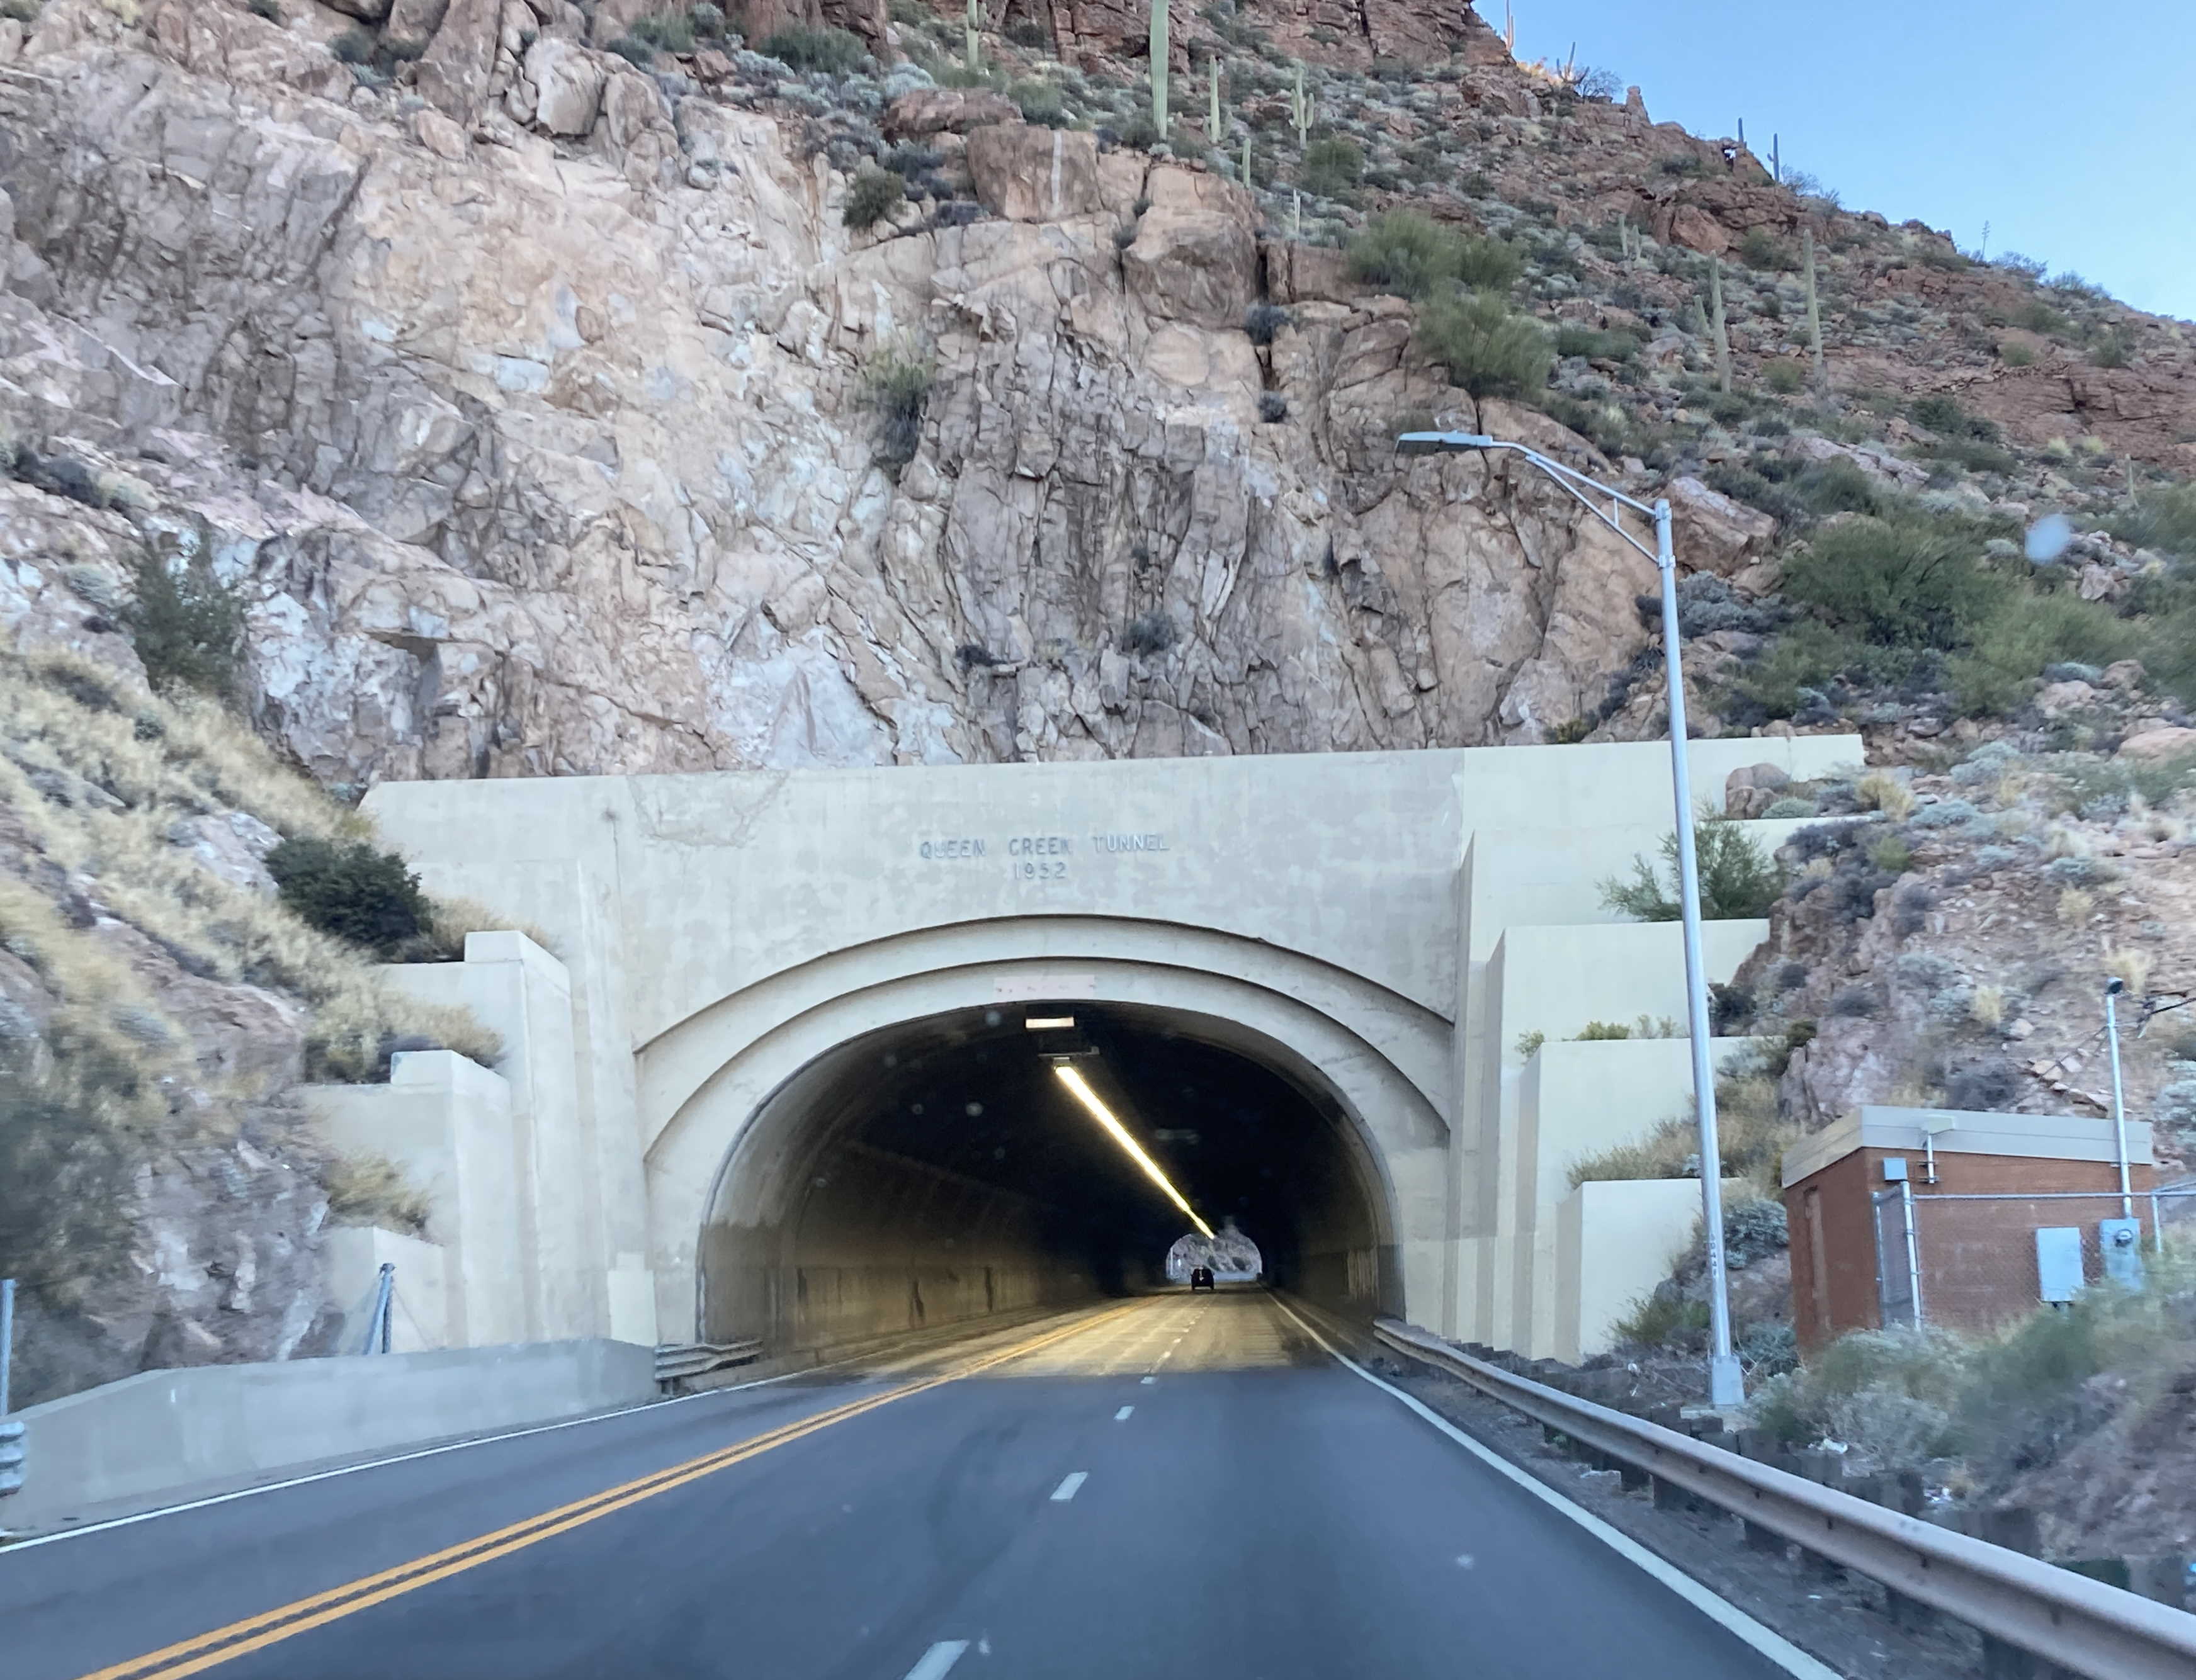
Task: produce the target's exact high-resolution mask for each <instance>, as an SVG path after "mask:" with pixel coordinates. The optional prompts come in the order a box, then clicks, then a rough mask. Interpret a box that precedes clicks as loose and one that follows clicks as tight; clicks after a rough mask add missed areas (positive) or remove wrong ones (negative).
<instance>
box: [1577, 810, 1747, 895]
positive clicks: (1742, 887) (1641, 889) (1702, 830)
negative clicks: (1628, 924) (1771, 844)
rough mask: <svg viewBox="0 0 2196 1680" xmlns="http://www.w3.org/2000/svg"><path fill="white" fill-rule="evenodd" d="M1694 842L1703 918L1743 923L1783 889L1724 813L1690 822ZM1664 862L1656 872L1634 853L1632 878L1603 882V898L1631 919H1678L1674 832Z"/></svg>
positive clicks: (1665, 847)
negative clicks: (1720, 815)
mask: <svg viewBox="0 0 2196 1680" xmlns="http://www.w3.org/2000/svg"><path fill="white" fill-rule="evenodd" d="M1693 840H1694V849H1695V852H1696V863H1697V864H1698V866H1699V869H1700V880H1701V915H1702V918H1703V919H1704V920H1706V921H1748V920H1751V919H1752V918H1754V917H1756V916H1764V915H1768V914H1769V907H1770V906H1771V904H1775V903H1776V902H1777V894H1779V893H1780V892H1783V890H1784V877H1783V871H1781V870H1780V869H1777V865H1776V863H1774V862H1772V861H1771V858H1770V857H1769V856H1768V854H1767V853H1766V852H1763V851H1762V849H1761V848H1760V846H1757V845H1755V844H1754V839H1753V837H1752V836H1751V835H1750V834H1748V833H1747V832H1746V829H1745V828H1743V827H1742V826H1741V825H1740V824H1739V823H1735V822H1732V821H1731V820H1730V819H1729V818H1727V817H1706V818H1704V819H1703V820H1702V821H1701V822H1700V823H1696V824H1695V825H1694V828H1693ZM1662 864H1663V869H1662V873H1661V874H1660V875H1658V874H1657V873H1656V870H1655V869H1653V868H1652V867H1650V865H1649V863H1648V862H1647V860H1646V859H1645V858H1644V857H1634V858H1633V860H1632V879H1631V880H1628V881H1626V880H1615V879H1613V878H1612V879H1610V880H1605V881H1604V882H1602V884H1601V902H1602V903H1603V904H1606V905H1607V906H1608V907H1609V909H1612V910H1615V911H1616V912H1617V913H1618V914H1619V915H1628V916H1630V917H1631V918H1632V919H1633V921H1677V920H1678V918H1679V916H1680V915H1683V914H1684V909H1683V906H1682V904H1681V903H1680V901H1679V884H1678V837H1677V835H1676V834H1665V835H1663V836H1662ZM1666 880H1667V888H1666V886H1665V884H1664V883H1665V881H1666Z"/></svg>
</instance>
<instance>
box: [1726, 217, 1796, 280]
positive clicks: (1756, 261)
mask: <svg viewBox="0 0 2196 1680" xmlns="http://www.w3.org/2000/svg"><path fill="white" fill-rule="evenodd" d="M1738 260H1739V261H1740V262H1742V263H1745V264H1746V266H1747V267H1748V268H1767V269H1771V270H1774V271H1775V272H1777V273H1779V274H1792V273H1794V272H1796V271H1797V270H1798V268H1799V267H1800V254H1799V252H1797V251H1794V250H1793V249H1792V247H1791V246H1790V245H1787V244H1786V243H1785V242H1784V241H1783V240H1780V239H1778V238H1777V236H1776V235H1775V234H1772V233H1771V232H1770V231H1769V230H1768V229H1767V228H1748V229H1747V230H1746V237H1745V238H1744V239H1742V240H1740V241H1739V242H1738Z"/></svg>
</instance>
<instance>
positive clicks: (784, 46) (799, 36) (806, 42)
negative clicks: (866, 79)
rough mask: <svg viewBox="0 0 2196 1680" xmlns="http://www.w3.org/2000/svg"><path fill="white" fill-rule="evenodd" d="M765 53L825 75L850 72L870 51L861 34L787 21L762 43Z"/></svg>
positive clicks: (842, 74) (843, 74) (786, 63)
mask: <svg viewBox="0 0 2196 1680" xmlns="http://www.w3.org/2000/svg"><path fill="white" fill-rule="evenodd" d="M762 49H763V52H764V53H765V55H767V56H769V57H771V58H774V59H776V60H777V61H778V62H779V63H780V64H783V65H788V66H791V67H792V68H794V69H795V70H803V71H806V70H820V71H822V72H824V74H825V75H827V76H852V74H854V72H857V71H858V70H859V69H860V68H861V67H862V66H863V64H864V61H867V59H868V58H869V55H870V49H868V48H867V47H865V46H864V45H863V44H862V38H861V37H860V36H858V35H854V34H850V33H849V32H847V31H846V30H843V29H828V28H825V29H812V28H811V27H809V26H807V25H806V24H789V25H787V26H785V27H784V28H783V29H780V30H777V31H775V32H773V33H772V34H771V37H770V38H769V39H768V40H766V41H765V42H764V43H762Z"/></svg>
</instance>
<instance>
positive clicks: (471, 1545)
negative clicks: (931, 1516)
mask: <svg viewBox="0 0 2196 1680" xmlns="http://www.w3.org/2000/svg"><path fill="white" fill-rule="evenodd" d="M1128 1310H1130V1308H1125V1307H1117V1308H1112V1310H1110V1311H1108V1312H1105V1313H1099V1314H1098V1315H1096V1316H1095V1317H1094V1318H1089V1319H1080V1320H1078V1322H1076V1323H1074V1324H1072V1325H1067V1326H1066V1327H1065V1328H1063V1329H1060V1330H1053V1331H1046V1332H1045V1333H1044V1334H1043V1335H1041V1336H1033V1337H1032V1338H1030V1339H1029V1340H1027V1341H1024V1342H1016V1343H1014V1345H1012V1346H1011V1347H1008V1348H1001V1349H1000V1350H998V1351H997V1352H996V1353H991V1354H980V1355H979V1356H977V1357H976V1358H974V1359H973V1360H968V1361H967V1362H966V1363H964V1364H962V1365H956V1366H955V1367H954V1368H953V1369H952V1370H951V1371H944V1372H941V1373H940V1374H939V1375H938V1376H935V1377H922V1378H919V1379H917V1380H916V1381H915V1382H912V1383H902V1384H901V1385H900V1386H899V1387H898V1388H887V1389H886V1390H884V1391H883V1392H882V1393H881V1394H870V1395H867V1396H865V1397H864V1398H863V1399H861V1400H849V1401H848V1402H847V1404H846V1405H844V1406H833V1407H832V1408H831V1409H830V1410H829V1411H828V1412H816V1413H814V1414H813V1415H812V1416H810V1417H803V1418H800V1419H798V1420H797V1421H795V1422H794V1423H786V1424H783V1425H781V1426H780V1427H778V1428H777V1429H771V1430H767V1431H766V1432H765V1433H764V1434H761V1435H752V1436H750V1437H748V1439H747V1440H742V1441H736V1442H734V1443H733V1444H732V1445H731V1446H725V1447H720V1448H719V1449H718V1450H717V1451H716V1452H705V1453H703V1454H702V1456H701V1457H699V1458H689V1459H687V1460H686V1461H685V1462H684V1463H683V1464H673V1465H672V1466H671V1467H670V1468H669V1469H662V1470H657V1471H656V1472H654V1473H653V1474H651V1475H644V1476H639V1477H636V1478H635V1479H634V1480H633V1481H626V1482H621V1483H620V1484H618V1486H616V1487H607V1488H604V1490H603V1491H602V1492H599V1493H591V1494H589V1495H587V1497H586V1498H582V1499H575V1500H573V1501H572V1502H571V1503H570V1504H566V1505H559V1506H558V1507H557V1508H556V1509H555V1510H548V1511H543V1512H542V1513H541V1514H540V1515H538V1516H529V1517H527V1518H525V1519H524V1520H523V1521H518V1522H514V1523H511V1525H509V1526H508V1527H503V1528H498V1529H496V1530H495V1531H494V1532H493V1533H487V1534H481V1535H477V1536H476V1537H475V1538H473V1539H470V1540H465V1541H461V1542H459V1544H456V1545H454V1546H448V1547H445V1548H444V1549H443V1550H441V1551H437V1552H431V1553H430V1554H428V1555H427V1556H425V1557H415V1558H413V1560H412V1561H411V1562H408V1563H400V1564H398V1565H397V1566H396V1567H395V1568H393V1569H384V1570H383V1571H381V1572H380V1573H379V1574H374V1575H365V1576H361V1578H360V1579H357V1580H355V1581H350V1582H347V1583H345V1584H344V1585H342V1586H339V1587H332V1588H330V1589H329V1590H328V1591H326V1592H319V1593H315V1594H314V1595H313V1596H311V1597H309V1598H300V1599H298V1600H297V1601H296V1602H294V1603H290V1604H285V1605H283V1606H282V1607H281V1608H279V1609H274V1610H268V1611H263V1612H262V1613H261V1614H258V1615H256V1616H246V1617H245V1618H244V1619H241V1620H240V1621H234V1622H231V1623H229V1624H228V1625H227V1626H226V1627H217V1628H216V1629H214V1630H213V1631H211V1632H210V1633H201V1634H199V1635H196V1636H195V1637H192V1638H189V1639H185V1640H182V1641H180V1642H177V1643H176V1644H173V1645H169V1646H166V1647H164V1648H162V1649H160V1650H158V1651H151V1652H147V1654H145V1655H143V1656H142V1657H133V1658H131V1659H130V1660H129V1661H127V1662H120V1663H116V1664H114V1665H113V1666H110V1667H107V1668H102V1669H98V1670H95V1671H93V1672H91V1673H90V1674H86V1675H84V1676H82V1677H81V1680H182V1677H183V1676H185V1675H189V1674H199V1673H203V1672H204V1671H205V1670H207V1669H209V1668H212V1667H215V1666H217V1665H219V1664H221V1663H225V1662H228V1661H232V1660H234V1659H235V1658H238V1657H240V1656H244V1655H246V1654H248V1653H250V1652H252V1651H259V1650H264V1649H265V1648H267V1647H268V1646H269V1645H277V1644H280V1642H282V1641H284V1640H286V1639H292V1638H295V1637H297V1636H298V1634H301V1633H307V1632H309V1631H312V1630H313V1629H314V1628H316V1627H324V1626H326V1625H327V1624H328V1623H330V1622H332V1621H339V1620H341V1619H343V1618H344V1617H345V1616H350V1615H355V1614H357V1613H358V1612H360V1611H361V1610H366V1609H370V1608H373V1606H374V1605H376V1604H381V1603H385V1602H388V1601H389V1600H390V1599H392V1598H397V1597H401V1596H403V1595H404V1594H405V1593H407V1592H413V1591H418V1590H419V1588H421V1587H424V1586H431V1585H433V1584H434V1583H435V1582H436V1581H442V1580H448V1579H449V1578H450V1577H451V1576H453V1575H458V1574H462V1573H465V1571H466V1570H468V1569H476V1568H478V1567H480V1566H481V1565H482V1564H483V1563H493V1562H495V1561H496V1560H497V1559H498V1558H500V1557H508V1556H511V1554H512V1553H513V1552H517V1551H523V1550H525V1549H526V1548H527V1547H529V1546H532V1545H538V1544H540V1543H541V1542H542V1541H544V1540H547V1539H554V1538H555V1537H556V1536H558V1535H559V1534H564V1533H570V1532H571V1531H572V1530H573V1529H575V1528H578V1527H582V1526H584V1525H585V1524H587V1523H590V1522H592V1521H595V1520H596V1519H598V1517H605V1516H608V1515H610V1514H611V1513H612V1512H614V1511H621V1510H626V1509H627V1507H628V1506H632V1505H637V1504H640V1502H641V1501H642V1500H644V1499H652V1498H655V1497H656V1495H657V1494H659V1493H667V1492H670V1491H671V1490H672V1489H673V1488H674V1487H685V1485H686V1484H687V1483H688V1482H690V1481H700V1480H701V1479H702V1477H703V1476H706V1475H715V1474H716V1473H717V1472H718V1471H719V1470H723V1469H731V1467H732V1466H733V1465H734V1464H744V1463H745V1462H746V1461H747V1460H748V1459H750V1458H760V1456H761V1455H762V1454H764V1453H766V1452H770V1451H771V1449H772V1448H773V1447H779V1446H785V1445H786V1444H787V1443H788V1442H789V1441H796V1440H800V1439H801V1438H802V1437H803V1436H805V1435H815V1434H816V1433H818V1431H819V1430H823V1429H829V1428H830V1427H831V1426H832V1425H833V1424H834V1423H845V1422H846V1421H847V1419H848V1418H850V1417H860V1416H861V1415H862V1414H863V1413H864V1412H875V1411H876V1409H877V1408H878V1407H879V1406H890V1405H891V1404H892V1403H893V1401H894V1400H905V1399H907V1398H908V1397H909V1396H910V1395H912V1394H924V1393H927V1392H928V1390H930V1389H932V1388H942V1387H944V1386H945V1384H946V1383H957V1382H959V1381H961V1380H962V1378H964V1377H974V1376H978V1375H980V1373H982V1372H984V1371H989V1370H991V1369H992V1368H993V1367H994V1366H997V1365H1004V1364H1006V1363H1007V1362H1008V1360H1018V1359H1020V1358H1022V1357H1024V1356H1025V1355H1026V1354H1033V1353H1035V1352H1037V1350H1038V1349H1039V1348H1048V1347H1050V1346H1051V1345H1052V1344H1053V1343H1054V1342H1060V1341H1064V1340H1065V1339H1066V1338H1067V1337H1068V1336H1078V1335H1080V1334H1082V1333H1083V1332H1084V1331H1088V1330H1089V1329H1091V1328H1093V1327H1094V1326H1095V1325H1099V1324H1101V1323H1103V1322H1104V1321H1105V1320H1107V1319H1111V1318H1113V1317H1115V1316H1117V1315H1118V1314H1119V1313H1122V1312H1124V1311H1128Z"/></svg>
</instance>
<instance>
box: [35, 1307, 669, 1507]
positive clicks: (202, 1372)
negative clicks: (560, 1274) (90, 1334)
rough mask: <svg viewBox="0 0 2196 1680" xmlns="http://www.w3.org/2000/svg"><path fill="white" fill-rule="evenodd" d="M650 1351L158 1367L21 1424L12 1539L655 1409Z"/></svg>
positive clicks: (569, 1348) (591, 1348) (441, 1354)
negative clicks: (328, 1469) (434, 1444)
mask: <svg viewBox="0 0 2196 1680" xmlns="http://www.w3.org/2000/svg"><path fill="white" fill-rule="evenodd" d="M655 1397H656V1379H655V1351H654V1349H653V1348H644V1347H639V1346H635V1345H633V1344H632V1343H629V1342H606V1341H584V1342H528V1343H522V1344H517V1345H514V1346H510V1347H502V1348H443V1349H439V1350H437V1351H435V1352H431V1353H421V1354H381V1355H376V1356H373V1357H350V1358H344V1359H332V1360H287V1361H285V1362H282V1363H279V1364H266V1365H194V1366H190V1367H188V1368H186V1369H183V1370H180V1371H147V1372H145V1373H144V1374H142V1376H137V1377H124V1378H123V1379H122V1380H121V1381H120V1382H118V1383H107V1384H105V1385H104V1386H102V1387H101V1388H90V1389H87V1390H85V1391H84V1393H83V1394H68V1395H65V1396H64V1397H62V1398H61V1399H60V1400H48V1401H47V1402H46V1403H45V1404H44V1405H43V1406H32V1407H30V1408H29V1409H28V1410H27V1411H25V1412H19V1413H18V1414H16V1415H17V1417H18V1418H20V1421H21V1423H22V1424H23V1426H24V1431H23V1435H24V1440H23V1444H24V1449H25V1452H24V1458H25V1463H24V1471H25V1474H24V1479H23V1489H22V1492H20V1493H17V1494H15V1495H14V1496H13V1497H11V1498H7V1499H5V1500H0V1526H4V1527H7V1528H8V1529H9V1531H10V1532H22V1531H26V1530H29V1531H36V1530H41V1529H46V1528H51V1527H58V1526H60V1525H61V1524H62V1523H64V1522H66V1521H68V1520H70V1519H72V1518H76V1517H80V1516H83V1515H85V1514H86V1513H93V1514H95V1515H116V1514H118V1513H119V1512H121V1511H124V1510H131V1509H137V1510H144V1509H149V1508H151V1507H153V1506H154V1505H158V1504H164V1503H165V1502H166V1501H167V1500H168V1499H170V1498H183V1497H188V1494H189V1493H190V1492H191V1491H192V1490H194V1489H195V1488H199V1487H205V1486H206V1485H208V1484H220V1483H228V1484H229V1485H241V1484H244V1483H248V1482H250V1481H255V1480H258V1479H260V1478H261V1477H263V1476H265V1477H269V1478H270V1479H271V1478H272V1477H273V1476H274V1475H278V1474H279V1473H280V1472H281V1471H284V1470H286V1469H292V1468H295V1467H297V1466H300V1465H306V1464H317V1463H322V1462H325V1461H327V1460H331V1459H339V1458H352V1457H358V1456H363V1455H367V1454H371V1453H373V1452H381V1451H386V1450H392V1449H401V1448H403V1447H405V1446H413V1445H417V1444H420V1443H424V1442H427V1441H432V1440H446V1439H448V1438H450V1437H453V1436H458V1435H479V1434H487V1433H491V1432H493V1431H494V1430H497V1429H517V1428H523V1427H524V1426H526V1425H527V1424H529V1423H551V1422H553V1421H555V1420H557V1419H558V1418H562V1417H580V1416H582V1415H584V1414H585V1413H587V1412H602V1411H608V1410H610V1409H612V1408H614V1407H616V1406H632V1405H636V1404H638V1403H639V1402H641V1401H644V1400H652V1399H654V1398H655Z"/></svg>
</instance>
